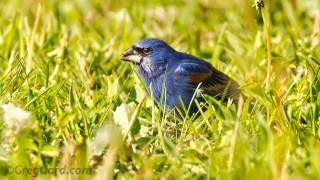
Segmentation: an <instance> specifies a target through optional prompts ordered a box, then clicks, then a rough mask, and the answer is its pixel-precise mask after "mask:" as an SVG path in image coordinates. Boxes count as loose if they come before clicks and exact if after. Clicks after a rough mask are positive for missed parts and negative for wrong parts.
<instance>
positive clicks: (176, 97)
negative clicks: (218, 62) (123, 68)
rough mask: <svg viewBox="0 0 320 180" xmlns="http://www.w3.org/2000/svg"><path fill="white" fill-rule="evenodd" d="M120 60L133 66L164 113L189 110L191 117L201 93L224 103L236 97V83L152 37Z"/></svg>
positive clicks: (140, 42) (237, 91)
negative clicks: (164, 110)
mask: <svg viewBox="0 0 320 180" xmlns="http://www.w3.org/2000/svg"><path fill="white" fill-rule="evenodd" d="M121 59H122V60H124V61H130V62H133V63H134V65H135V68H136V70H137V71H138V73H139V75H140V76H141V77H142V79H143V81H144V83H145V85H146V88H147V91H148V93H149V95H151V94H152V96H153V97H154V100H155V101H156V102H157V104H161V105H162V106H163V107H164V108H166V109H168V110H172V109H174V108H179V109H180V110H186V109H189V111H188V113H189V115H193V114H194V113H196V112H198V106H197V105H196V103H195V102H194V100H197V101H198V102H205V100H204V98H203V96H202V94H207V95H210V96H213V97H215V98H216V99H217V100H222V101H224V102H226V101H227V100H228V99H229V98H230V99H233V100H234V101H237V99H238V97H239V95H240V92H239V90H238V84H237V83H236V82H235V81H234V80H232V79H231V78H229V77H228V76H227V75H226V74H224V73H222V72H220V71H218V70H217V69H215V68H214V67H212V65H211V64H210V63H208V62H206V61H204V60H202V59H199V58H197V57H194V56H192V55H189V54H186V53H182V52H178V51H176V50H174V49H173V48H172V47H170V46H169V45H168V44H167V43H166V42H164V41H162V40H159V39H156V38H146V39H143V40H141V41H139V42H137V43H135V44H134V45H133V46H132V47H131V48H129V49H127V50H126V51H125V52H124V53H123V54H122V55H121ZM162 94H164V96H162ZM162 98H163V99H162Z"/></svg>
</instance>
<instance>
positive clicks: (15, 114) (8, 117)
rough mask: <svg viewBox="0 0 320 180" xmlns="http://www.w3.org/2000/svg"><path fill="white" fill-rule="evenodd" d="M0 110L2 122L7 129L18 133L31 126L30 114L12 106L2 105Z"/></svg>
mask: <svg viewBox="0 0 320 180" xmlns="http://www.w3.org/2000/svg"><path fill="white" fill-rule="evenodd" d="M2 109H3V111H4V114H3V120H4V122H5V124H6V127H7V128H8V129H10V130H13V131H14V132H16V133H18V132H20V130H22V129H24V128H25V127H30V126H31V113H30V112H27V111H24V110H23V109H21V108H19V107H17V106H15V105H13V104H3V105H2Z"/></svg>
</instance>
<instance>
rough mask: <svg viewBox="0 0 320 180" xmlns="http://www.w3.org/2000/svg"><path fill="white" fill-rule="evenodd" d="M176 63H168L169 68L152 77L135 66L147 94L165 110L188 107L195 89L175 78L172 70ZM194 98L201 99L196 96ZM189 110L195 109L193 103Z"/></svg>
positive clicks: (193, 110)
mask: <svg viewBox="0 0 320 180" xmlns="http://www.w3.org/2000/svg"><path fill="white" fill-rule="evenodd" d="M177 65H179V64H172V65H171V64H170V68H169V69H168V70H167V71H166V72H163V73H160V75H158V76H153V77H148V76H147V75H146V74H145V72H144V71H143V70H142V69H139V68H137V70H138V72H139V74H140V75H141V77H142V79H143V81H144V83H145V85H146V89H147V92H148V93H149V95H150V96H152V97H153V98H154V100H155V101H156V103H157V104H159V105H162V107H165V108H166V109H167V110H171V109H173V108H174V107H178V108H180V109H181V110H183V109H188V107H189V105H190V102H191V100H192V97H193V95H194V91H195V90H194V89H193V88H191V87H190V85H189V84H188V82H187V81H185V80H176V79H175V77H174V72H173V71H174V70H175V69H176V66H177ZM196 99H197V100H198V101H202V99H200V98H198V97H196ZM190 111H191V112H195V111H197V107H196V105H195V103H192V104H191V107H190Z"/></svg>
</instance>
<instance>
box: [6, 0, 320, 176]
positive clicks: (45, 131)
mask: <svg viewBox="0 0 320 180" xmlns="http://www.w3.org/2000/svg"><path fill="white" fill-rule="evenodd" d="M37 2H39V1H36V0H24V1H20V0H2V1H1V2H0V26H1V29H0V105H2V104H9V103H11V104H14V105H15V106H17V107H20V108H21V109H23V110H25V111H28V112H30V113H31V114H32V118H31V120H32V125H28V124H27V123H25V124H24V123H20V124H19V123H17V122H20V121H18V120H17V119H15V118H11V120H12V121H14V122H9V123H8V121H7V120H6V119H5V118H4V117H3V116H1V118H0V120H1V121H0V127H1V135H0V137H1V146H0V147H1V148H0V170H1V172H3V170H4V169H8V168H12V167H13V168H14V167H20V168H40V167H42V168H43V167H46V168H57V167H59V168H60V167H65V168H66V169H70V168H93V171H94V173H92V174H89V175H83V174H78V175H71V174H63V173H59V172H58V173H57V174H56V175H54V174H52V173H40V171H39V172H38V173H36V171H34V172H27V171H26V172H25V173H24V175H21V173H19V172H21V171H19V168H18V170H17V172H14V173H9V174H8V175H5V173H1V172H0V176H1V179H17V178H18V179H32V177H33V176H36V179H44V178H47V179H54V178H57V177H58V178H60V179H67V178H72V179H73V178H79V179H81V178H85V177H86V178H89V177H90V178H96V179H102V178H117V179H127V178H136V179H141V178H146V179H182V178H187V179H256V178H257V177H259V179H320V142H319V140H320V92H319V89H320V82H319V67H320V66H319V62H320V34H319V28H320V27H317V26H319V23H320V22H317V21H316V20H315V19H316V14H317V13H318V18H320V9H319V8H318V7H320V3H319V1H318V0H281V1H280V0H279V1H277V0H275V1H266V2H265V8H264V9H263V12H262V13H263V15H264V18H262V16H261V15H262V14H261V13H258V11H256V9H255V8H254V7H252V4H253V3H254V2H253V0H252V1H251V0H242V1H238V0H225V1H213V0H212V1H210V0H200V1H191V0H190V1H189V0H184V1H182V0H181V1H169V0H165V1H161V2H160V1H156V0H149V1H142V0H138V1H124V0H119V1H108V0H106V1H99V0H92V1H84V0H74V1H71V0H70V1H69V0H68V1H63V0H46V1H43V2H42V3H41V7H39V5H38V3H37ZM37 11H38V14H39V15H38V16H37ZM37 19H38V23H36V21H37ZM318 21H320V20H318ZM264 23H267V25H268V31H269V32H268V33H265V32H264V30H265V29H264ZM316 24H318V25H316ZM266 34H268V35H269V38H270V45H271V46H270V50H271V53H270V54H269V57H272V59H271V67H272V68H271V69H270V70H271V71H270V78H269V80H268V82H267V84H268V85H267V91H266V77H267V69H268V67H267V65H268V60H267V59H268V54H267V45H266V39H268V38H267V37H266ZM145 37H158V38H161V39H164V40H166V41H167V42H168V43H169V44H170V45H172V46H173V47H174V48H175V49H177V50H180V51H184V52H189V53H191V54H193V55H196V56H198V57H201V58H203V59H206V60H208V61H210V62H211V63H212V64H213V65H214V66H215V67H217V68H218V69H219V70H221V71H223V72H225V73H226V74H228V75H230V76H231V77H232V78H233V79H235V80H236V81H237V82H239V84H240V85H241V89H242V90H243V92H244V94H245V95H246V96H247V97H248V99H246V100H245V101H244V103H243V104H240V105H241V107H240V108H238V111H237V108H235V106H234V105H228V106H225V105H222V104H221V103H220V102H218V101H216V100H215V99H213V98H210V97H208V98H207V99H208V102H210V105H209V106H208V111H206V112H203V113H201V116H200V117H199V118H197V119H195V120H193V119H192V118H189V117H186V118H183V119H179V118H175V117H172V116H169V115H168V114H167V113H165V112H163V111H162V110H161V109H159V108H158V107H157V106H156V105H155V104H154V103H153V101H151V98H150V97H149V96H148V95H147V94H146V91H145V87H144V86H143V84H142V82H141V80H140V79H139V77H138V76H137V74H136V73H135V72H134V68H133V67H132V66H131V65H130V64H128V63H124V62H122V61H120V58H119V56H120V54H121V52H123V51H124V50H125V49H126V48H127V47H129V46H130V45H132V44H133V43H134V42H136V41H138V40H139V39H142V38H145ZM250 101H251V102H253V103H254V104H255V105H254V109H253V111H252V112H251V111H250V110H249V104H250ZM1 113H2V114H5V113H6V112H5V110H1ZM17 116H18V115H17ZM17 118H18V117H17ZM2 120H4V121H2ZM22 122H24V121H22ZM10 123H13V124H14V123H16V124H14V125H15V126H19V127H20V126H21V127H24V128H22V129H21V130H17V129H14V128H12V127H11V126H10ZM20 170H21V169H20Z"/></svg>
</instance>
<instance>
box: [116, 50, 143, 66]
mask: <svg viewBox="0 0 320 180" xmlns="http://www.w3.org/2000/svg"><path fill="white" fill-rule="evenodd" d="M141 59H142V56H141V55H140V54H139V53H138V52H137V51H136V50H134V49H133V48H129V49H127V50H126V51H124V52H123V53H122V54H121V60H123V61H130V62H133V63H137V64H140V62H141Z"/></svg>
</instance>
